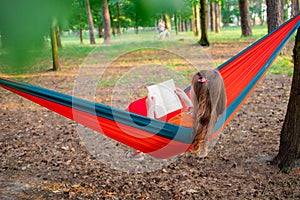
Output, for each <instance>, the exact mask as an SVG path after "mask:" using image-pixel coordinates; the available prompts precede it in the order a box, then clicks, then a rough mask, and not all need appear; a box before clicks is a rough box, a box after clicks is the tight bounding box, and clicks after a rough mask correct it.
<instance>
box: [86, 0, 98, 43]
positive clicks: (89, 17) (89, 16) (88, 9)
mask: <svg viewBox="0 0 300 200" xmlns="http://www.w3.org/2000/svg"><path fill="white" fill-rule="evenodd" d="M84 2H85V8H86V15H87V20H88V24H89V32H90V44H96V42H95V35H94V22H93V17H92V13H91V7H90V1H89V0H85V1H84Z"/></svg>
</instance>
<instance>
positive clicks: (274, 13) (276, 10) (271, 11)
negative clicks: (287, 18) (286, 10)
mask: <svg viewBox="0 0 300 200" xmlns="http://www.w3.org/2000/svg"><path fill="white" fill-rule="evenodd" d="M266 3H267V23H268V32H269V33H270V32H272V31H273V30H274V29H275V28H277V27H278V26H280V25H281V24H282V22H283V21H282V19H283V13H282V9H281V0H266Z"/></svg>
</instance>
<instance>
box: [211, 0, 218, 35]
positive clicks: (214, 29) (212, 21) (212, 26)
mask: <svg viewBox="0 0 300 200" xmlns="http://www.w3.org/2000/svg"><path fill="white" fill-rule="evenodd" d="M209 11H210V30H211V31H213V32H215V31H216V19H215V18H216V17H215V16H216V15H215V3H214V2H213V1H211V2H210V10H209Z"/></svg>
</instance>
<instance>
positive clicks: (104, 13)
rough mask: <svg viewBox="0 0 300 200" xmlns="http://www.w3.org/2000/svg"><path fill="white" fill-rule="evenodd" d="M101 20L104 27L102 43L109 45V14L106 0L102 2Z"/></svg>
mask: <svg viewBox="0 0 300 200" xmlns="http://www.w3.org/2000/svg"><path fill="white" fill-rule="evenodd" d="M101 7H102V19H103V25H104V41H103V42H104V43H110V14H109V8H108V2H107V0H102V6H101Z"/></svg>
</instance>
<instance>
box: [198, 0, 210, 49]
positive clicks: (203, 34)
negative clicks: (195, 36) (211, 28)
mask: <svg viewBox="0 0 300 200" xmlns="http://www.w3.org/2000/svg"><path fill="white" fill-rule="evenodd" d="M200 6H201V8H200V19H201V38H200V40H199V42H198V43H199V44H200V45H201V46H209V42H208V34H207V20H206V16H207V12H206V0H200Z"/></svg>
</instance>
